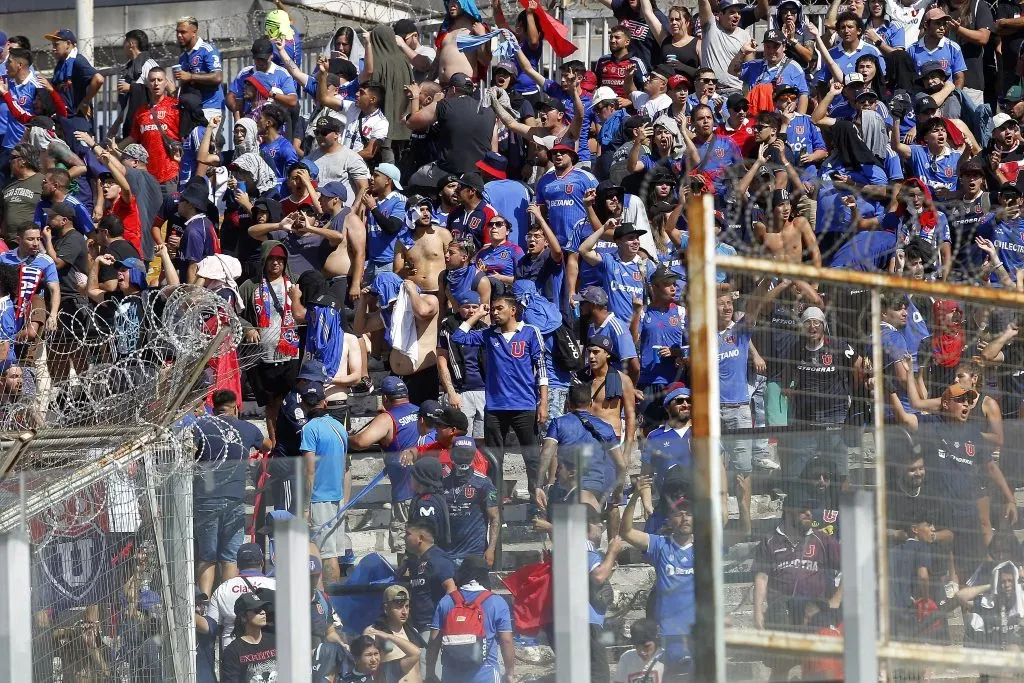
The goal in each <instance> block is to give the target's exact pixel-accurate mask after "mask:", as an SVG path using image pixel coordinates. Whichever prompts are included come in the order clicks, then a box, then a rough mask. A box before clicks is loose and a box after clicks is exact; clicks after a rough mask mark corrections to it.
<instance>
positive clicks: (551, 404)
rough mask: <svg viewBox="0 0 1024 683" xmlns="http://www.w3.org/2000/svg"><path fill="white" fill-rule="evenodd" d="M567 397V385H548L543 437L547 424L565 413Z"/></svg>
mask: <svg viewBox="0 0 1024 683" xmlns="http://www.w3.org/2000/svg"><path fill="white" fill-rule="evenodd" d="M568 397H569V387H553V386H551V385H550V384H549V385H548V421H547V422H545V423H544V431H543V432H542V433H541V436H542V437H543V436H544V434H546V433H547V430H548V425H550V424H551V422H552V421H553V420H554V419H555V418H557V417H562V416H563V415H565V400H566V399H567V398H568Z"/></svg>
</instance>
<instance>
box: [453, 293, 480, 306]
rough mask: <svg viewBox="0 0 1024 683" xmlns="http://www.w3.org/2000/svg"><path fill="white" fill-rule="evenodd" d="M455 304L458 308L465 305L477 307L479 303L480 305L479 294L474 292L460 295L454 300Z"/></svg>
mask: <svg viewBox="0 0 1024 683" xmlns="http://www.w3.org/2000/svg"><path fill="white" fill-rule="evenodd" d="M455 303H457V304H458V305H460V306H464V305H466V304H478V305H479V303H480V293H479V292H476V291H469V292H466V293H465V294H462V295H460V296H458V297H457V298H456V300H455Z"/></svg>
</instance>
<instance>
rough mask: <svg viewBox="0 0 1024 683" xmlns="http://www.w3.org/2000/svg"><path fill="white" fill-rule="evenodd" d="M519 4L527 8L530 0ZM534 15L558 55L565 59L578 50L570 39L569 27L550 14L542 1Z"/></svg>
mask: <svg viewBox="0 0 1024 683" xmlns="http://www.w3.org/2000/svg"><path fill="white" fill-rule="evenodd" d="M519 4H520V5H522V6H523V9H526V8H527V7H529V5H530V0H519ZM533 15H534V16H535V17H537V25H538V26H539V27H540V30H541V33H543V34H544V40H546V41H548V43H549V44H550V45H551V49H552V50H554V51H555V54H556V55H558V56H559V57H561V58H562V59H565V58H566V57H568V56H569V55H571V54H572V53H573V52H576V46H575V45H573V44H572V41H571V40H569V29H568V28H566V26H565V24H563V23H562V22H560V21H558V19H555V18H554V17H553V16H551V15H550V14H548V13H547V12H546V11H545V10H544V8H543V7H541V6H540V3H537V7H535V8H534V10H533Z"/></svg>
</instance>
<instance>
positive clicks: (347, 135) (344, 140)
mask: <svg viewBox="0 0 1024 683" xmlns="http://www.w3.org/2000/svg"><path fill="white" fill-rule="evenodd" d="M343 113H344V114H345V130H344V131H342V133H341V144H342V146H344V147H348V148H349V149H350V150H352V151H353V152H358V151H360V150H362V149H363V147H365V146H366V144H365V142H364V141H370V140H387V138H388V130H389V129H390V125H389V124H388V120H387V118H386V117H385V116H384V112H382V111H381V110H380V109H378V110H377V111H375V112H372V113H370V114H363V112H361V111H359V107H357V106H356V105H355V102H350V101H346V102H345V109H344V112H343ZM321 182H322V181H321Z"/></svg>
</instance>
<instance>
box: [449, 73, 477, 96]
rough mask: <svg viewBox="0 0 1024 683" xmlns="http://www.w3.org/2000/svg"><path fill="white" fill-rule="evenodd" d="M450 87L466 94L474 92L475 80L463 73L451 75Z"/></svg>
mask: <svg viewBox="0 0 1024 683" xmlns="http://www.w3.org/2000/svg"><path fill="white" fill-rule="evenodd" d="M448 86H449V87H451V88H455V89H456V90H462V91H465V92H472V91H473V88H474V87H475V86H474V85H473V79H472V78H470V77H469V76H467V75H466V74H464V73H461V72H460V73H454V74H452V75H451V78H449V79H448Z"/></svg>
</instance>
